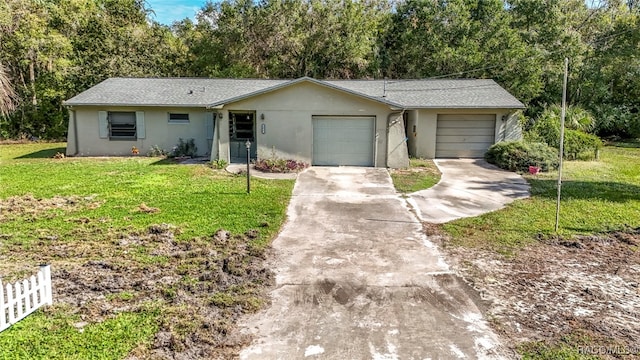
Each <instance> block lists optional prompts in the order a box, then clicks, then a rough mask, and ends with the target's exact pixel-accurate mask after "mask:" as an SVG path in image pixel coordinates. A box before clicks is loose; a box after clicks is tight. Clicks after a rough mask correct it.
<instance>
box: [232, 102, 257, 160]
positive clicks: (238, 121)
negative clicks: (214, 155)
mask: <svg viewBox="0 0 640 360" xmlns="http://www.w3.org/2000/svg"><path fill="white" fill-rule="evenodd" d="M255 119H256V113H255V112H250V111H231V112H229V155H230V157H231V162H235V163H238V162H240V163H244V162H246V161H247V147H246V145H245V144H246V142H247V140H248V141H250V142H251V149H250V150H249V154H250V157H251V160H255V159H256V157H257V156H256V153H257V148H258V147H257V146H256V137H255V128H256V121H255Z"/></svg>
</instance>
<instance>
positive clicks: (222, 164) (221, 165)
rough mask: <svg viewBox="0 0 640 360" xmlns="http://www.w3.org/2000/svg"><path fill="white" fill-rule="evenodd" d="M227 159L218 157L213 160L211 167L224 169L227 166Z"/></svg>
mask: <svg viewBox="0 0 640 360" xmlns="http://www.w3.org/2000/svg"><path fill="white" fill-rule="evenodd" d="M227 165H228V164H227V160H225V159H217V160H212V161H211V167H213V168H214V169H224V168H226V167H227Z"/></svg>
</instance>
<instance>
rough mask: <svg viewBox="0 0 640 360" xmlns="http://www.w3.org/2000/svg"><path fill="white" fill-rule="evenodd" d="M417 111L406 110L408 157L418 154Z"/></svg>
mask: <svg viewBox="0 0 640 360" xmlns="http://www.w3.org/2000/svg"><path fill="white" fill-rule="evenodd" d="M417 135H418V110H407V137H408V139H407V147H408V149H409V155H410V156H416V153H417V152H418V141H417V140H418V139H417Z"/></svg>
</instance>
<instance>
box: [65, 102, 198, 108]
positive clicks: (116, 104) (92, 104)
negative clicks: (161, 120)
mask: <svg viewBox="0 0 640 360" xmlns="http://www.w3.org/2000/svg"><path fill="white" fill-rule="evenodd" d="M62 105H63V106H66V107H68V108H70V107H77V106H93V107H163V108H203V109H207V108H208V107H207V105H205V104H140V103H137V104H136V103H70V102H66V101H64V102H62Z"/></svg>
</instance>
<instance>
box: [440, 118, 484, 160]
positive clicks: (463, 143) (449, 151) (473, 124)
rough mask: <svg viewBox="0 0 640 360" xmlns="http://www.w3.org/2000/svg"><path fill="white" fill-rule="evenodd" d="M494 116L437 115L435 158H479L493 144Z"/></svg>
mask: <svg viewBox="0 0 640 360" xmlns="http://www.w3.org/2000/svg"><path fill="white" fill-rule="evenodd" d="M495 128H496V116H495V115H494V114H486V115H469V114H465V115H438V128H437V130H436V158H480V157H483V156H484V153H485V152H486V151H487V149H488V148H489V147H490V146H491V145H492V144H493V143H494V140H495Z"/></svg>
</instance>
